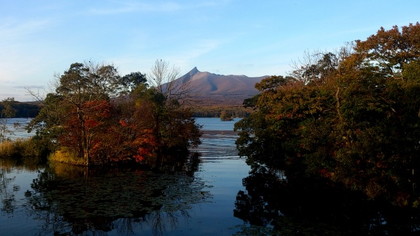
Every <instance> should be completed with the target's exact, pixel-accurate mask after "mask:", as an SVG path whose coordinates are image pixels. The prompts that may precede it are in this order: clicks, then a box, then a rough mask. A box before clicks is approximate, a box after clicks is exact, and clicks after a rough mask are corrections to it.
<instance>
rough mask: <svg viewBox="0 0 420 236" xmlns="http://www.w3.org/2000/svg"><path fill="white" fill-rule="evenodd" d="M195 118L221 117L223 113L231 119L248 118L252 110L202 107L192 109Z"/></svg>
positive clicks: (215, 106)
mask: <svg viewBox="0 0 420 236" xmlns="http://www.w3.org/2000/svg"><path fill="white" fill-rule="evenodd" d="M191 110H192V113H193V116H195V117H220V115H221V114H222V113H225V114H227V115H228V116H230V117H247V116H248V115H249V114H250V113H251V110H250V109H249V108H245V107H243V106H217V105H214V106H200V107H192V108H191Z"/></svg>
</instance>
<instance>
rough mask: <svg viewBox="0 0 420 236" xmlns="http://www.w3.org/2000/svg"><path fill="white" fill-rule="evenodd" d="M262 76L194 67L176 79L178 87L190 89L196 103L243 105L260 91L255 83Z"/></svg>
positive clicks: (190, 98)
mask: <svg viewBox="0 0 420 236" xmlns="http://www.w3.org/2000/svg"><path fill="white" fill-rule="evenodd" d="M265 77H267V76H261V77H248V76H245V75H219V74H214V73H210V72H201V71H199V70H198V69H197V68H196V67H194V68H193V69H192V70H191V71H190V72H188V73H186V74H185V75H183V76H182V77H180V78H178V79H177V80H175V81H174V84H175V86H176V87H184V88H186V89H187V90H188V94H189V96H188V97H189V100H190V101H191V102H192V103H193V104H196V105H204V106H211V105H223V106H226V105H230V106H238V105H242V102H243V100H244V99H247V98H250V97H252V96H254V95H256V94H257V93H258V91H257V90H256V89H255V84H256V83H258V82H260V81H261V80H262V79H263V78H265Z"/></svg>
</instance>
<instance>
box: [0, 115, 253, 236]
mask: <svg viewBox="0 0 420 236" xmlns="http://www.w3.org/2000/svg"><path fill="white" fill-rule="evenodd" d="M235 121H237V120H235ZM235 121H228V122H222V121H220V119H218V118H197V122H198V123H199V124H201V125H203V132H204V135H203V137H202V145H200V146H199V147H198V148H197V149H196V151H197V152H199V153H200V154H201V157H200V160H201V161H200V163H199V164H198V165H197V166H194V165H193V166H192V167H191V168H190V171H187V172H179V173H171V174H157V173H153V172H147V171H138V170H115V169H108V170H102V169H101V170H86V169H84V168H71V167H68V166H63V165H57V164H56V165H50V166H46V167H37V166H30V165H16V164H15V163H10V162H6V161H1V163H0V201H1V202H0V207H1V209H0V235H53V234H57V235H69V234H70V235H73V234H76V235H98V234H99V235H232V234H235V233H236V232H238V231H239V230H240V228H241V227H243V226H244V225H245V224H244V223H243V221H242V220H240V219H239V218H236V217H234V215H233V212H234V208H235V199H236V195H237V193H238V191H240V190H243V188H244V187H243V186H242V179H243V178H245V177H246V176H247V175H248V172H249V167H248V166H247V165H246V164H245V162H244V160H243V159H240V158H238V156H237V151H236V148H235V139H236V135H235V134H234V133H233V132H232V130H233V124H234V123H235ZM16 135H21V136H25V135H27V134H26V133H24V132H21V131H18V132H15V137H16Z"/></svg>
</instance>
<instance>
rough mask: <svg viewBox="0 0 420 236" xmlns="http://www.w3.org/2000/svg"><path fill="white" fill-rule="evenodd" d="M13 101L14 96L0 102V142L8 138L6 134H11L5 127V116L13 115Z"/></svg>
mask: <svg viewBox="0 0 420 236" xmlns="http://www.w3.org/2000/svg"><path fill="white" fill-rule="evenodd" d="M14 102H15V99H14V98H6V99H3V100H2V101H1V102H0V106H1V108H2V109H1V112H0V143H1V142H4V141H6V140H8V138H7V135H8V134H13V132H12V131H11V130H9V129H8V127H7V118H10V117H13V116H14V115H15V113H16V110H15V109H14V108H13V106H12V104H13V103H14Z"/></svg>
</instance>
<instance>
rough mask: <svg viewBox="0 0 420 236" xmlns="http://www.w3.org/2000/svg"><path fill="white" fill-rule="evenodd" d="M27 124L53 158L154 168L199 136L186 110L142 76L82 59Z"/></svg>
mask: <svg viewBox="0 0 420 236" xmlns="http://www.w3.org/2000/svg"><path fill="white" fill-rule="evenodd" d="M30 128H31V129H35V130H37V134H38V135H39V136H41V137H43V138H44V139H48V140H50V143H51V144H52V145H53V146H55V154H54V155H53V157H54V158H55V159H66V160H68V159H74V160H72V161H71V162H76V163H78V164H83V165H90V164H108V163H110V162H133V161H134V162H138V163H142V164H145V165H150V166H159V165H162V164H163V163H164V162H165V160H164V159H163V158H164V156H165V155H168V154H170V153H176V152H178V151H181V150H182V151H184V153H185V151H187V150H188V147H190V146H193V145H197V144H198V143H199V135H200V133H199V129H198V126H197V125H196V124H195V123H194V120H193V119H192V118H191V113H190V112H189V111H188V110H186V109H184V108H183V107H181V105H180V104H179V103H178V101H177V100H176V99H175V98H174V97H172V98H170V97H168V96H166V95H165V94H163V93H161V92H160V90H159V89H157V88H156V87H149V86H148V84H147V81H146V76H145V75H144V74H142V73H140V72H134V73H130V74H127V75H125V76H120V75H119V74H118V72H117V70H116V69H115V68H114V67H113V66H110V65H94V64H86V65H85V64H82V63H74V64H72V65H71V66H70V68H69V69H68V70H67V71H65V72H64V74H63V75H61V76H60V77H59V82H58V85H57V88H56V92H55V93H50V94H48V95H47V97H46V99H45V100H44V104H43V107H42V109H41V111H40V113H39V115H38V116H37V117H35V118H34V120H33V121H32V122H31V125H30ZM66 160H63V161H66Z"/></svg>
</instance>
